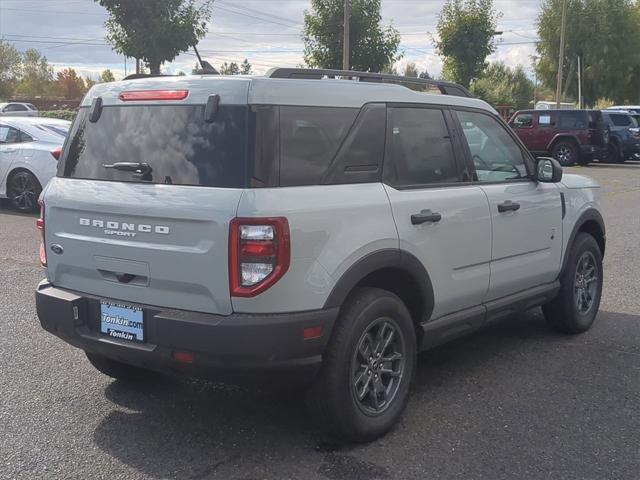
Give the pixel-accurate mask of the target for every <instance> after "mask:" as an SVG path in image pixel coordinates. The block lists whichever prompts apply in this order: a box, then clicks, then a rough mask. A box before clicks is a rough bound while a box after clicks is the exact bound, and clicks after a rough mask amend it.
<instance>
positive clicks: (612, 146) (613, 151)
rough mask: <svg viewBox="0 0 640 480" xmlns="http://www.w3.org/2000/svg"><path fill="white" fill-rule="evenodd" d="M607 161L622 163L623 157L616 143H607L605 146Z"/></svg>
mask: <svg viewBox="0 0 640 480" xmlns="http://www.w3.org/2000/svg"><path fill="white" fill-rule="evenodd" d="M607 162H608V163H624V157H623V156H622V152H621V150H620V147H619V146H618V144H617V143H611V142H610V143H609V145H608V146H607Z"/></svg>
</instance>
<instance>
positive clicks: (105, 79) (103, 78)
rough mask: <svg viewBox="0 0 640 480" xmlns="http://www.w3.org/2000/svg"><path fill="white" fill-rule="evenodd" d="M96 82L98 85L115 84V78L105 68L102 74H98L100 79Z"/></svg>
mask: <svg viewBox="0 0 640 480" xmlns="http://www.w3.org/2000/svg"><path fill="white" fill-rule="evenodd" d="M98 80H99V83H109V82H115V81H116V77H114V76H113V72H112V71H111V70H109V69H108V68H107V69H106V70H103V71H102V73H101V74H100V78H99V79H98Z"/></svg>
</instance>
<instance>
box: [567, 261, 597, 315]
mask: <svg viewBox="0 0 640 480" xmlns="http://www.w3.org/2000/svg"><path fill="white" fill-rule="evenodd" d="M598 281H599V272H598V267H597V265H596V259H595V257H594V256H593V253H591V252H584V253H583V254H582V256H581V257H580V260H578V266H577V268H576V277H575V282H574V288H573V297H574V300H575V304H576V310H577V312H578V313H579V314H580V315H586V314H587V313H589V311H590V310H591V308H593V304H594V302H595V298H596V294H597V291H598Z"/></svg>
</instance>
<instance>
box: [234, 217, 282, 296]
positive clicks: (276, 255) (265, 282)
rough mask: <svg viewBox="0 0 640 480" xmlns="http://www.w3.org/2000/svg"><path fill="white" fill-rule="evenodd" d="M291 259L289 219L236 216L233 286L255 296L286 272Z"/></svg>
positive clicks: (238, 294)
mask: <svg viewBox="0 0 640 480" xmlns="http://www.w3.org/2000/svg"><path fill="white" fill-rule="evenodd" d="M290 259H291V240H290V235H289V222H287V219H286V218H284V217H270V218H234V219H233V220H231V222H230V224H229V288H230V291H231V295H232V296H234V297H253V296H255V295H258V294H259V293H261V292H264V291H265V290H266V289H267V288H269V287H271V286H272V285H273V284H274V283H276V282H277V281H278V280H279V279H280V278H282V276H283V275H284V274H285V273H286V271H287V269H288V268H289V261H290Z"/></svg>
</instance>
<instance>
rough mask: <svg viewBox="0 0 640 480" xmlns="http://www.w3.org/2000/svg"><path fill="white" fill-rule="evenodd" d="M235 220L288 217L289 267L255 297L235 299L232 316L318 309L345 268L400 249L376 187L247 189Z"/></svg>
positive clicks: (383, 197) (386, 204) (381, 193)
mask: <svg viewBox="0 0 640 480" xmlns="http://www.w3.org/2000/svg"><path fill="white" fill-rule="evenodd" d="M238 216H239V217H269V216H284V217H287V220H288V222H289V228H290V231H291V265H290V267H289V270H288V271H287V273H286V274H285V275H284V277H282V278H281V279H280V280H279V281H278V282H277V283H276V284H275V285H273V286H272V287H271V288H269V289H268V290H266V291H265V292H263V293H261V294H259V295H257V296H256V297H252V298H240V297H233V298H232V303H233V310H234V311H235V312H242V313H258V312H261V313H272V312H287V311H301V310H314V309H320V308H322V307H323V306H324V304H325V302H326V300H327V298H328V297H329V294H330V293H331V291H332V288H333V286H334V284H335V282H337V281H338V280H339V279H340V277H341V276H342V275H343V274H344V273H345V272H346V271H347V270H348V269H349V267H351V266H352V265H353V264H355V263H356V262H357V261H358V260H360V259H361V258H363V257H364V256H366V255H367V254H369V253H371V252H375V251H378V250H383V249H397V248H398V233H397V231H396V227H395V224H394V222H393V217H392V215H391V207H390V205H389V199H388V198H387V195H386V193H385V191H384V187H383V186H382V184H380V183H364V184H357V185H326V186H322V187H318V186H308V187H287V188H261V189H248V190H245V192H244V194H243V196H242V199H241V200H240V204H239V207H238Z"/></svg>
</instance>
